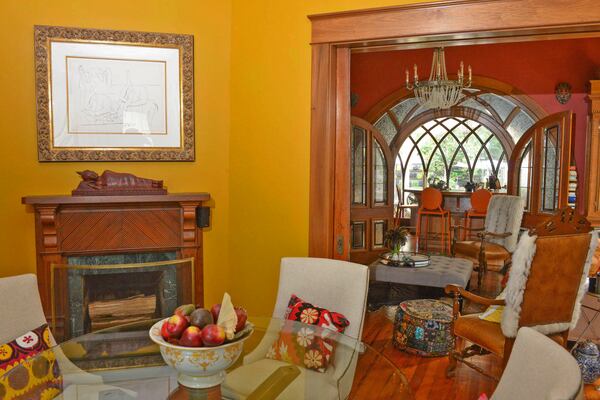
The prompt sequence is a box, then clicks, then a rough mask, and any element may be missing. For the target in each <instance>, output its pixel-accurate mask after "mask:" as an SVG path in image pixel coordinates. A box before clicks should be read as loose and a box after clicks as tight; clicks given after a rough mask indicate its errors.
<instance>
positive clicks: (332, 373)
mask: <svg viewBox="0 0 600 400" xmlns="http://www.w3.org/2000/svg"><path fill="white" fill-rule="evenodd" d="M368 286H369V270H368V268H367V267H366V266H365V265H360V264H355V263H350V262H346V261H338V260H330V259H323V258H283V259H282V260H281V267H280V275H279V289H278V292H277V301H276V303H275V309H274V310H273V318H277V319H278V320H273V321H272V322H271V325H270V326H269V329H268V330H267V332H266V333H265V335H264V337H263V338H262V340H261V342H260V343H259V344H258V346H257V347H256V348H255V349H254V350H253V351H252V352H251V353H250V354H248V355H247V356H246V357H244V365H243V366H241V367H239V368H237V369H235V370H234V371H232V372H231V373H229V374H228V375H227V379H226V381H225V385H224V387H223V393H224V394H225V396H228V397H232V398H238V399H239V398H246V397H247V396H248V395H249V394H251V393H252V392H253V391H254V390H255V389H256V388H257V386H258V385H259V384H260V383H261V382H262V381H264V380H265V379H267V377H269V376H270V375H271V374H272V373H273V372H275V370H277V369H278V368H280V367H282V366H286V365H288V364H286V363H285V362H282V361H277V360H271V359H267V358H266V357H265V355H266V354H267V351H268V350H269V348H270V347H271V345H272V344H273V342H274V341H275V340H276V339H277V338H278V336H279V332H280V329H281V327H282V325H283V321H281V319H282V318H284V316H285V311H286V309H287V305H288V302H289V299H290V296H291V295H292V294H295V295H297V296H299V297H300V298H302V299H303V300H305V301H308V302H310V303H313V304H315V305H317V306H319V307H323V308H327V309H329V310H331V311H336V312H339V313H342V314H344V315H345V316H346V318H347V319H348V320H349V321H350V325H349V326H348V327H347V328H346V331H345V332H344V335H347V336H350V337H352V338H355V339H359V338H360V337H361V335H362V329H363V322H364V315H365V311H366V304H367V291H368ZM347 342H348V343H346V345H344V341H343V340H342V341H341V344H342V345H341V346H340V345H338V346H337V348H336V351H335V358H334V359H335V365H334V366H331V367H330V368H328V370H327V371H326V372H325V373H319V372H315V371H311V370H305V369H303V368H300V369H301V373H300V375H299V376H298V377H297V378H296V379H294V381H293V382H292V383H291V384H290V385H289V386H287V387H286V388H285V389H284V390H283V391H282V392H281V393H280V394H279V396H278V397H277V399H297V398H322V399H328V398H332V399H333V398H335V399H337V398H346V397H347V395H348V394H349V393H350V389H351V388H352V382H353V379H354V371H355V369H356V363H357V360H358V354H359V348H358V346H356V342H355V341H354V340H348V341H347ZM308 374H310V375H311V379H310V381H308V382H310V384H309V383H305V381H306V378H305V377H306V376H307V375H308ZM316 381H319V382H320V384H318V385H315V382H316ZM312 390H314V392H312ZM311 393H313V394H312V395H311Z"/></svg>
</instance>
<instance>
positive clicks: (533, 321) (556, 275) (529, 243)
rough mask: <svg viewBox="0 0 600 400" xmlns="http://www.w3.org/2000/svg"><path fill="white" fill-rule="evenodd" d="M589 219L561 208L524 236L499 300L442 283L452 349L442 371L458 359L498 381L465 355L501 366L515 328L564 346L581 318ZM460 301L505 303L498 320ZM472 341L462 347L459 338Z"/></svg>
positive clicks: (590, 241) (593, 240)
mask: <svg viewBox="0 0 600 400" xmlns="http://www.w3.org/2000/svg"><path fill="white" fill-rule="evenodd" d="M590 231H591V227H590V224H589V222H588V221H587V220H586V219H585V218H583V217H581V216H576V215H575V214H574V211H573V210H572V209H565V210H562V211H561V212H560V213H559V214H557V215H555V216H553V217H552V218H550V219H549V220H548V221H546V222H544V223H543V224H541V225H540V226H538V227H536V228H535V229H534V230H532V231H530V232H528V233H525V234H523V235H522V237H521V240H520V241H519V245H518V247H517V249H516V251H515V252H514V254H513V264H512V267H511V270H510V276H509V279H508V283H507V286H506V289H505V291H504V292H503V295H501V296H499V297H503V298H502V299H487V298H484V297H481V296H477V295H475V294H473V293H470V292H468V291H467V290H464V289H462V288H460V287H458V286H455V285H448V286H446V293H448V294H450V295H452V296H453V298H454V307H453V313H454V319H453V326H452V332H453V335H454V338H455V343H454V351H452V352H451V353H450V355H449V358H450V363H449V366H448V369H447V370H446V374H447V375H448V376H449V377H452V376H453V375H454V370H455V368H456V366H457V362H458V361H460V362H463V363H464V364H466V365H468V366H470V367H472V368H474V369H475V370H477V371H479V372H481V373H483V374H485V375H487V376H489V377H492V378H494V379H497V377H495V376H492V375H491V374H488V373H486V372H485V371H484V370H482V369H481V368H479V367H478V366H476V365H474V364H473V363H470V362H469V361H468V360H467V359H468V358H469V357H472V356H475V355H484V354H489V353H493V354H495V355H496V356H498V357H499V358H500V359H501V360H502V365H501V367H502V368H504V366H505V365H506V362H507V361H508V358H509V356H510V354H511V351H512V348H513V344H514V340H515V337H516V335H517V330H518V329H519V328H521V327H524V326H526V327H532V328H534V329H536V330H537V331H539V332H541V333H543V334H545V335H547V336H549V337H550V338H551V339H553V340H554V341H556V342H557V343H559V344H561V345H563V346H566V343H567V337H568V333H569V330H570V329H571V328H573V327H574V326H575V324H576V323H577V320H578V319H579V313H580V303H581V299H582V297H583V295H584V292H585V289H584V288H585V282H586V279H587V275H588V271H589V268H590V263H591V259H592V255H593V254H594V251H595V248H596V245H597V243H598V237H597V234H596V233H594V232H592V234H590ZM463 299H466V300H469V301H472V302H475V303H477V304H481V305H483V306H491V305H499V306H504V310H503V312H502V320H501V323H496V322H491V321H486V320H483V319H481V318H479V316H480V314H471V315H461V313H460V304H461V302H462V300H463ZM464 341H468V342H470V343H472V345H471V346H469V347H467V348H464V349H463V342H464Z"/></svg>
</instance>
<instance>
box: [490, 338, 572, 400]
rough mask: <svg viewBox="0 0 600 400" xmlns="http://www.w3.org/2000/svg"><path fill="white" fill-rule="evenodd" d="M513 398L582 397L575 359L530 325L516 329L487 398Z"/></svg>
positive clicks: (499, 399) (552, 398)
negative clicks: (501, 371) (500, 371)
mask: <svg viewBox="0 0 600 400" xmlns="http://www.w3.org/2000/svg"><path fill="white" fill-rule="evenodd" d="M513 399H547V400H558V399H561V400H562V399H583V384H582V380H581V371H580V370H579V367H578V366H577V362H576V361H575V359H574V358H573V357H572V356H571V355H570V354H569V352H568V351H566V350H565V349H564V348H562V347H561V346H560V345H558V344H557V343H556V342H554V341H553V340H552V339H549V338H548V337H546V336H544V335H542V334H541V333H538V332H536V331H535V330H533V329H530V328H521V329H519V333H518V334H517V340H516V341H515V344H514V347H513V350H512V353H511V355H510V358H509V359H508V364H507V365H506V369H505V370H504V373H503V374H502V378H501V379H500V382H498V386H497V387H496V390H495V392H494V395H493V396H492V399H491V400H513Z"/></svg>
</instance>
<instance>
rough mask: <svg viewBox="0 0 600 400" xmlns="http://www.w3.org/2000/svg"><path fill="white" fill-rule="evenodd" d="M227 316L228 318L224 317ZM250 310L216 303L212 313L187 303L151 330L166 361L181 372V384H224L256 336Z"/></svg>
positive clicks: (194, 385)
mask: <svg viewBox="0 0 600 400" xmlns="http://www.w3.org/2000/svg"><path fill="white" fill-rule="evenodd" d="M224 314H226V315H224ZM247 319H248V315H247V313H246V310H245V309H243V308H241V307H233V305H231V303H229V304H228V307H227V306H226V307H222V306H221V304H215V305H214V306H213V307H212V308H211V309H210V311H209V310H207V309H204V308H200V307H196V306H194V305H193V304H187V305H182V306H179V307H177V309H176V310H175V314H174V315H172V316H171V317H168V318H165V319H163V320H160V321H158V322H157V323H156V324H154V325H153V326H152V328H150V339H152V341H154V342H155V343H157V344H158V346H159V348H160V353H161V355H162V357H163V359H164V360H165V362H166V363H167V364H168V365H170V366H171V367H173V368H175V369H176V370H177V372H178V373H179V374H178V377H177V381H178V382H179V383H180V384H181V385H183V386H186V387H190V388H208V387H212V386H217V385H220V384H221V383H222V382H223V380H224V379H225V370H226V369H227V368H229V367H230V366H231V365H232V364H233V363H234V362H236V361H237V359H238V358H239V356H240V354H241V353H242V350H243V346H244V341H246V339H248V338H249V337H250V335H251V334H252V332H253V331H254V330H253V326H252V324H251V323H249V322H248V321H247Z"/></svg>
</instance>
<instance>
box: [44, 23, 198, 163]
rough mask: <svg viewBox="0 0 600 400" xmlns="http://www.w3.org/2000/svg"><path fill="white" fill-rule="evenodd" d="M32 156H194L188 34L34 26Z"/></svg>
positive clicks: (184, 158) (183, 158) (181, 158)
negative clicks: (34, 139)
mask: <svg viewBox="0 0 600 400" xmlns="http://www.w3.org/2000/svg"><path fill="white" fill-rule="evenodd" d="M34 40H35V74H36V102H37V131H38V159H39V161H193V160H194V61H193V60H194V54H193V53H194V39H193V36H192V35H180V34H170V33H147V32H129V31H112V30H98V29H80V28H66V27H56V26H35V33H34Z"/></svg>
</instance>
